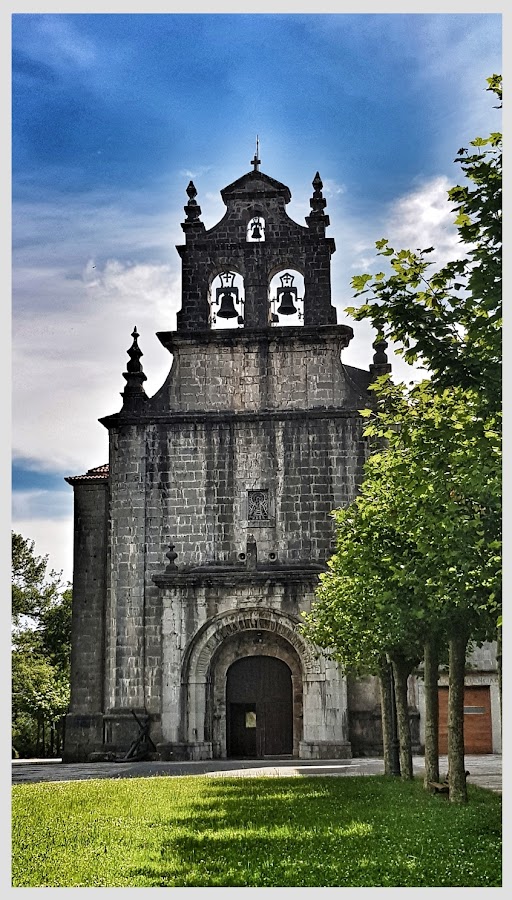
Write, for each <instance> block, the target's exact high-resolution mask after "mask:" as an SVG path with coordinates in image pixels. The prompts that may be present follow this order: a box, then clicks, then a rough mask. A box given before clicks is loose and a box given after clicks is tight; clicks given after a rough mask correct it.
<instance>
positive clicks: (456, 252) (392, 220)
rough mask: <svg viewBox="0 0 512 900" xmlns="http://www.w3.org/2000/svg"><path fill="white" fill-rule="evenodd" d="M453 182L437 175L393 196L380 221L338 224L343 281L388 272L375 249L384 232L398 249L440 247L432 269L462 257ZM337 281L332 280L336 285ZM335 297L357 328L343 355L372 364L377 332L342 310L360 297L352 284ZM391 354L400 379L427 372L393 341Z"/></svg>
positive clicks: (351, 360)
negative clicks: (408, 359)
mask: <svg viewBox="0 0 512 900" xmlns="http://www.w3.org/2000/svg"><path fill="white" fill-rule="evenodd" d="M450 187H451V184H450V182H449V180H448V178H446V177H445V176H439V177H437V178H432V179H429V180H428V181H425V182H422V183H420V184H418V185H417V186H415V187H413V188H412V190H411V191H410V192H409V193H407V194H405V195H404V196H402V197H398V198H397V199H396V200H394V201H393V203H391V204H390V206H389V207H388V209H387V211H386V212H385V214H384V215H383V217H382V220H381V222H380V223H379V224H377V223H375V221H372V222H370V223H368V222H366V221H363V222H362V221H360V220H356V221H354V220H352V219H350V220H349V219H346V218H345V219H344V220H343V221H342V223H341V225H342V227H341V228H339V227H338V225H336V230H337V232H338V234H339V233H340V232H341V237H342V240H341V241H337V244H339V246H340V247H341V251H342V253H341V259H337V260H336V257H334V260H336V263H337V268H336V271H342V268H343V270H344V277H343V283H344V284H347V283H348V282H349V281H350V278H351V277H352V275H354V274H362V273H365V272H373V273H375V272H378V271H382V270H384V271H386V269H387V268H388V264H387V258H386V257H382V256H377V250H376V248H375V241H376V240H379V239H380V238H381V237H387V238H388V240H389V242H390V245H391V246H392V247H394V248H395V250H399V249H402V248H407V249H412V250H416V249H418V248H421V249H426V248H427V247H434V248H435V252H434V253H432V254H431V261H432V263H433V266H432V271H436V269H438V268H439V267H441V266H443V265H445V264H446V263H447V262H448V261H449V260H451V259H457V258H459V257H460V256H463V255H464V248H463V246H462V245H461V244H460V242H459V238H458V232H457V229H456V227H455V225H454V224H453V220H454V217H455V216H454V213H453V210H452V207H451V204H450V203H449V201H448V196H447V191H448V189H449V188H450ZM336 256H338V254H336ZM334 260H333V262H334ZM340 264H341V266H340ZM347 273H348V274H347ZM335 284H336V282H335V281H334V280H333V285H335ZM333 299H334V301H335V302H336V306H337V307H338V310H339V312H338V321H340V322H342V323H343V324H347V325H350V326H351V327H352V328H353V329H354V338H353V340H352V341H351V343H350V345H349V347H348V349H347V350H345V351H344V354H343V359H344V362H346V363H347V364H349V365H353V366H357V367H359V368H364V369H367V368H368V365H369V364H370V363H371V361H372V357H373V350H372V342H373V340H374V338H375V332H374V331H373V329H372V328H371V327H370V325H369V324H368V322H354V321H353V320H352V319H349V318H348V316H347V315H346V314H345V313H344V312H343V309H344V308H345V307H346V306H355V305H357V304H358V302H360V301H359V300H358V299H357V298H354V294H353V291H352V289H351V288H350V287H347V289H346V291H345V292H344V295H343V298H342V297H340V295H339V294H338V296H336V292H335V290H333ZM388 357H389V361H390V362H391V364H392V366H393V374H394V377H395V378H396V379H397V380H404V381H409V380H418V379H419V378H422V377H424V375H425V373H424V371H423V370H421V369H418V368H417V367H413V366H409V365H408V364H407V363H405V362H404V360H403V359H402V358H401V357H400V356H397V355H396V354H395V353H394V352H393V348H392V347H391V346H390V347H389V349H388Z"/></svg>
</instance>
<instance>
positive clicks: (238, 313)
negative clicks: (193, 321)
mask: <svg viewBox="0 0 512 900" xmlns="http://www.w3.org/2000/svg"><path fill="white" fill-rule="evenodd" d="M244 306H245V293H244V280H243V278H242V276H241V275H240V273H239V272H237V271H236V270H235V269H228V268H226V269H224V270H222V271H221V272H218V273H217V274H216V275H214V277H213V278H212V280H211V283H210V291H209V307H210V317H209V324H210V328H214V329H220V328H222V329H224V328H243V327H244Z"/></svg>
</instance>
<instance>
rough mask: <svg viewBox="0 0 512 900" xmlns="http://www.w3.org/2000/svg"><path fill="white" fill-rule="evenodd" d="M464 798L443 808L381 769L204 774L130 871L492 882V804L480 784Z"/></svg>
mask: <svg viewBox="0 0 512 900" xmlns="http://www.w3.org/2000/svg"><path fill="white" fill-rule="evenodd" d="M484 793H485V792H484ZM471 799H472V803H471V805H468V806H467V807H455V806H450V804H449V803H447V802H446V801H445V800H444V798H441V797H432V796H430V795H428V794H426V792H425V791H424V790H423V788H422V785H421V783H420V782H419V781H418V780H415V781H412V782H401V781H399V780H398V781H397V780H396V779H393V778H387V777H385V776H368V777H358V778H353V779H351V778H339V779H331V778H329V779H325V778H321V777H319V778H315V777H313V778H308V779H304V780H302V779H299V778H293V779H289V778H288V779H286V778H283V779H281V778H272V779H246V778H243V779H233V778H231V779H229V780H228V779H225V778H217V779H205V781H204V787H203V791H202V793H201V798H200V801H199V802H197V801H196V802H195V803H194V804H193V806H192V815H190V813H187V814H186V815H185V816H183V817H182V818H181V817H178V818H176V819H173V821H172V822H169V824H168V828H169V834H168V835H166V837H165V838H164V839H162V841H161V843H160V845H159V847H158V849H157V848H156V847H154V848H153V850H152V853H151V854H150V855H148V857H147V861H146V862H145V863H144V864H143V865H142V866H140V867H133V868H132V869H131V871H130V876H131V878H132V883H133V882H136V883H137V882H139V883H143V884H145V885H149V886H154V887H156V886H183V887H193V886H204V887H210V886H253V887H256V886H258V887H267V886H273V887H302V886H304V887H309V886H319V887H338V886H339V887H344V886H345V887H376V886H381V887H387V886H389V887H391V886H394V887H401V886H404V887H407V886H410V887H413V886H414V887H438V886H443V885H444V886H499V885H500V884H501V873H500V871H493V868H492V865H491V866H490V864H489V860H495V859H496V848H497V847H499V846H500V837H501V831H500V824H499V816H498V817H497V815H496V806H495V805H494V804H489V802H488V800H487V798H486V797H485V796H484V795H483V794H482V792H481V791H479V790H478V789H476V790H475V791H472V797H471ZM475 843H476V846H475ZM498 852H499V851H498Z"/></svg>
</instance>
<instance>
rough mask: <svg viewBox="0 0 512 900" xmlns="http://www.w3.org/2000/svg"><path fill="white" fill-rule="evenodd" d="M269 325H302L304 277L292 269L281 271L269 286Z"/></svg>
mask: <svg viewBox="0 0 512 900" xmlns="http://www.w3.org/2000/svg"><path fill="white" fill-rule="evenodd" d="M269 305H270V324H271V325H278V326H283V325H295V326H297V325H303V324H304V276H303V275H302V274H301V273H300V272H299V271H298V270H297V269H292V268H287V269H281V270H280V271H279V272H277V273H276V274H275V275H274V276H273V278H272V279H271V281H270V284H269Z"/></svg>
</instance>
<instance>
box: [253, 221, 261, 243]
mask: <svg viewBox="0 0 512 900" xmlns="http://www.w3.org/2000/svg"><path fill="white" fill-rule="evenodd" d="M251 237H252V239H253V241H261V238H262V234H261V228H260V220H259V219H256V221H255V223H254V225H253V226H252V229H251Z"/></svg>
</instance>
